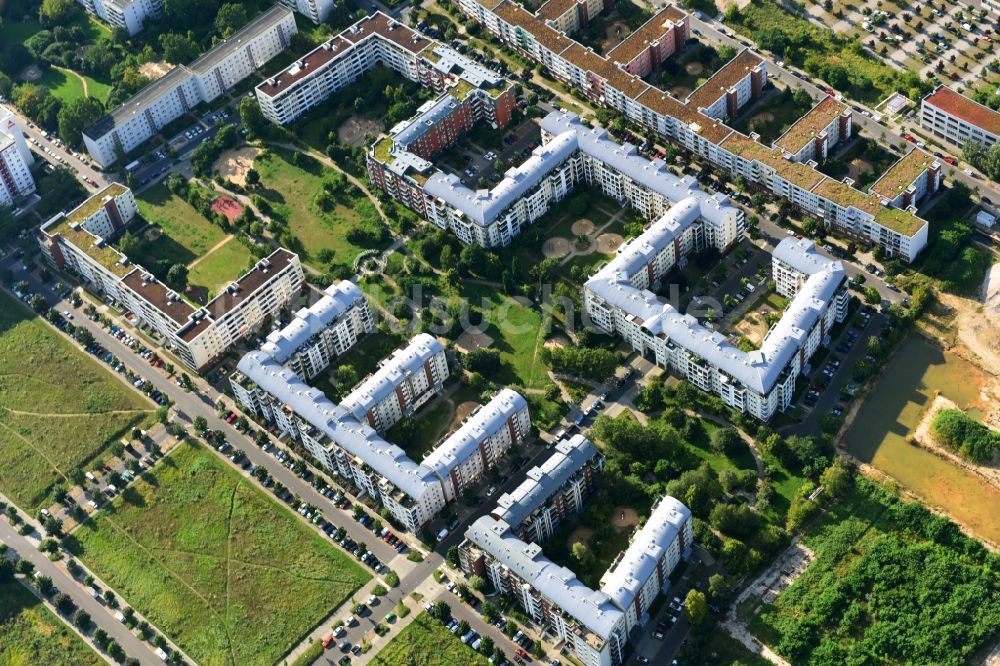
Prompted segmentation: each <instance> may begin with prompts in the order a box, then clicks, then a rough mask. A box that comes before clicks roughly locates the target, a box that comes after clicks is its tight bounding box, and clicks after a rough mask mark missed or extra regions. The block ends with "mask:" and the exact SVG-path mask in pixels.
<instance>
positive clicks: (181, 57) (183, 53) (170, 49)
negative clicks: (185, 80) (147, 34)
mask: <svg viewBox="0 0 1000 666" xmlns="http://www.w3.org/2000/svg"><path fill="white" fill-rule="evenodd" d="M160 48H161V49H163V59H164V60H166V61H167V62H169V63H170V64H172V65H181V64H183V63H187V62H191V61H192V60H194V59H195V58H197V57H198V56H199V55H200V54H201V47H200V46H198V42H197V41H195V38H194V33H193V32H191V31H190V30H189V31H188V33H187V34H186V35H181V34H178V33H175V32H168V33H165V34H162V35H160Z"/></svg>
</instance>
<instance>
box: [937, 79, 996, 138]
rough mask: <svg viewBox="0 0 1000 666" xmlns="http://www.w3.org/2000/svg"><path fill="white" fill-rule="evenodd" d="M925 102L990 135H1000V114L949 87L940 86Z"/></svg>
mask: <svg viewBox="0 0 1000 666" xmlns="http://www.w3.org/2000/svg"><path fill="white" fill-rule="evenodd" d="M924 101H925V102H927V103H928V104H930V105H932V106H936V107H937V108H939V109H941V110H942V111H944V112H945V113H950V114H951V115H953V116H955V117H956V118H961V119H962V120H964V121H965V122H967V123H970V124H972V125H975V126H976V127H979V128H981V129H983V130H985V131H987V132H989V133H990V134H996V135H1000V113H997V112H996V111H994V110H993V109H990V108H989V107H985V106H983V105H982V104H978V103H976V102H973V101H972V100H971V99H969V98H968V97H966V96H965V95H960V94H958V93H957V92H955V91H954V90H952V89H951V88H949V87H948V86H938V89H937V90H935V91H934V92H932V93H931V94H930V95H928V96H927V97H925V98H924Z"/></svg>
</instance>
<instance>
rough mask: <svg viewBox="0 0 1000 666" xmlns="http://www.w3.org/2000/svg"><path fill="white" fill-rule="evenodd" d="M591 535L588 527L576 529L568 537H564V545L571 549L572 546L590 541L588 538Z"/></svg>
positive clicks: (591, 531)
mask: <svg viewBox="0 0 1000 666" xmlns="http://www.w3.org/2000/svg"><path fill="white" fill-rule="evenodd" d="M593 534H594V530H592V529H590V528H589V527H578V528H576V529H575V530H573V532H572V533H571V534H570V535H569V536H568V537H566V545H567V546H569V547H570V548H572V547H573V544H577V543H587V541H589V540H590V537H591V536H592V535H593Z"/></svg>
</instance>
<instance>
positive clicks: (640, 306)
mask: <svg viewBox="0 0 1000 666" xmlns="http://www.w3.org/2000/svg"><path fill="white" fill-rule="evenodd" d="M700 215H701V214H700V213H699V205H698V200H697V199H696V198H695V197H689V198H688V199H685V200H683V201H681V202H679V203H677V204H676V205H675V206H674V207H673V208H671V209H670V210H669V211H667V213H666V214H664V215H663V217H661V218H660V219H659V220H657V221H656V222H655V223H653V225H651V226H650V227H649V228H648V229H647V230H646V231H645V232H644V233H643V234H642V235H640V236H639V237H638V238H636V239H633V240H632V241H631V242H630V243H628V244H626V245H624V246H622V247H621V248H620V249H619V251H618V254H617V256H615V258H614V259H612V260H611V261H610V262H609V263H608V264H606V265H605V266H604V267H603V268H601V269H600V270H599V271H598V272H597V273H595V274H594V275H593V276H592V277H591V278H590V279H589V280H588V281H587V283H586V284H585V285H584V297H585V308H586V312H587V314H588V315H589V317H590V318H591V321H592V322H593V323H594V324H596V325H597V326H599V327H601V328H602V329H604V330H605V331H607V332H608V333H611V334H618V335H621V336H622V337H623V338H625V340H626V342H628V344H629V345H630V346H631V347H632V349H633V350H635V351H636V352H638V353H640V354H642V355H644V356H646V357H648V358H650V359H651V360H654V361H655V362H656V364H657V365H659V366H660V367H664V368H668V367H669V368H671V369H672V370H674V371H675V372H677V373H678V374H679V375H680V376H682V377H684V378H686V379H687V380H688V381H689V382H691V383H692V384H693V385H694V386H697V387H698V388H700V389H701V390H703V391H706V392H709V393H714V394H716V395H718V396H719V397H721V398H722V400H723V402H725V403H726V404H727V405H729V406H730V407H732V408H733V409H737V410H739V411H741V412H746V413H748V414H751V415H752V416H754V417H756V418H758V419H760V420H762V421H767V420H769V419H770V418H771V417H772V416H773V415H774V414H775V413H776V412H778V411H783V410H785V409H787V408H788V406H789V405H790V404H791V400H792V395H793V392H794V388H795V378H796V377H797V376H798V375H799V374H800V373H801V372H803V370H804V369H808V359H809V357H810V356H812V354H813V353H814V352H815V351H816V349H818V347H819V345H820V344H821V343H823V341H824V340H825V339H826V335H827V332H828V331H829V330H830V329H831V327H832V326H833V324H834V323H835V322H837V321H841V320H843V318H844V317H845V316H846V314H847V303H848V299H849V295H848V292H847V280H846V274H845V272H844V268H843V266H842V265H841V264H840V262H835V261H830V260H828V259H826V258H825V257H822V255H819V254H818V253H816V252H814V249H810V248H811V246H809V247H803V246H799V245H796V244H795V241H794V239H785V240H783V241H782V242H781V243H779V245H778V248H776V249H775V256H785V255H786V253H787V254H789V255H791V254H795V253H801V254H807V255H809V257H810V259H811V260H812V261H813V262H814V265H815V270H813V272H812V273H810V274H809V275H810V278H809V280H807V281H806V284H805V285H804V286H803V288H802V289H801V290H799V293H798V294H797V295H796V297H795V298H794V299H793V300H792V302H791V304H790V305H789V306H788V308H787V309H786V310H785V312H784V313H783V315H782V318H781V320H780V321H779V322H778V324H776V325H775V326H773V327H772V328H771V330H770V331H768V333H767V335H766V336H765V337H764V340H763V342H762V343H761V346H760V349H758V350H755V351H750V352H745V351H742V350H741V349H738V348H737V347H736V346H734V345H733V344H732V343H731V342H730V341H729V340H728V339H727V338H726V337H725V336H724V335H722V334H720V333H718V332H716V331H713V330H710V329H708V328H705V327H704V326H702V325H701V324H700V323H699V322H698V320H697V319H696V318H695V317H693V316H691V315H687V314H682V313H681V312H679V311H678V310H677V309H676V308H674V307H673V306H672V305H669V304H666V303H663V302H661V301H660V300H659V299H658V298H657V297H656V295H655V294H654V293H653V291H652V290H653V289H656V288H657V287H658V286H659V282H660V280H661V279H662V278H663V276H664V275H665V274H666V272H667V271H669V270H670V269H671V268H672V267H673V266H674V265H675V264H676V263H677V262H679V261H680V260H681V258H682V257H683V255H684V252H683V248H684V245H683V244H680V243H679V239H681V238H683V237H684V236H685V235H686V234H688V233H690V230H691V228H692V227H693V226H695V225H696V224H698V221H699V217H700ZM678 248H679V249H678Z"/></svg>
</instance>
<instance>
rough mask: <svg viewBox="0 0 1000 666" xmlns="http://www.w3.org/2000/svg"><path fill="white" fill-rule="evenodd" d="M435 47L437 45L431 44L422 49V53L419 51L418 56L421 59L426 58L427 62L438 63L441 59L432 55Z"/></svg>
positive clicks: (435, 54)
mask: <svg viewBox="0 0 1000 666" xmlns="http://www.w3.org/2000/svg"><path fill="white" fill-rule="evenodd" d="M436 46H437V43H434V44H431V45H430V46H428V47H427V48H426V49H424V50H423V51H421V52H420V55H421V56H422V57H423V58H426V59H427V60H430V61H431V62H438V61H439V60H441V57H440V56H439V55H438V54H437V53H434V47H436Z"/></svg>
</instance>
